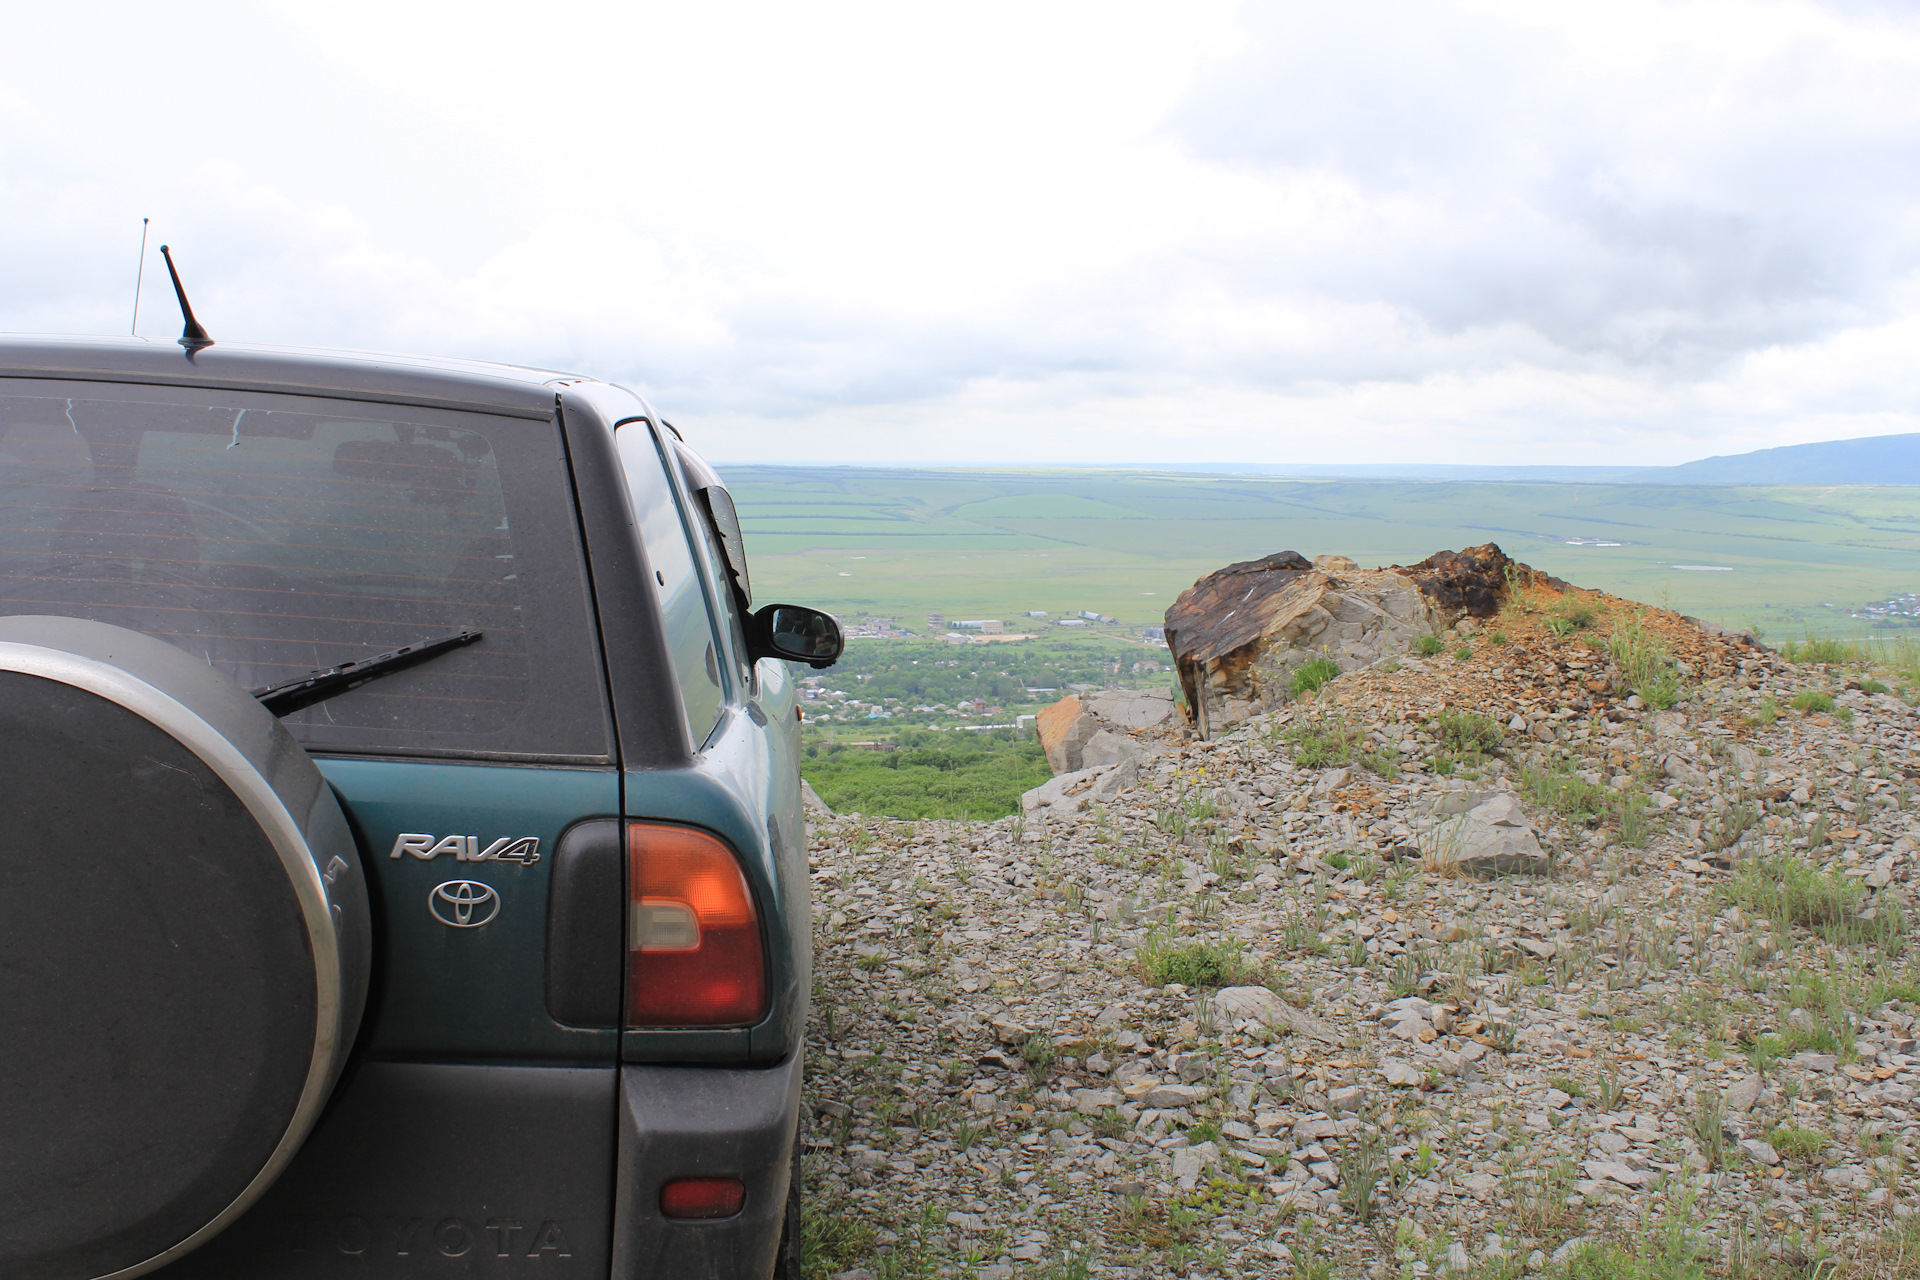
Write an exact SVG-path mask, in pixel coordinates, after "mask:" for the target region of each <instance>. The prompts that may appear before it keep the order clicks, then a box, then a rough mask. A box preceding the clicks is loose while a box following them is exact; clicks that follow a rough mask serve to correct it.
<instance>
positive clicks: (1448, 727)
mask: <svg viewBox="0 0 1920 1280" xmlns="http://www.w3.org/2000/svg"><path fill="white" fill-rule="evenodd" d="M1434 736H1436V737H1437V738H1439V740H1440V746H1441V747H1442V748H1443V749H1444V750H1446V751H1449V752H1452V753H1454V754H1455V755H1475V756H1478V755H1486V754H1488V753H1489V752H1491V751H1492V750H1493V749H1494V748H1495V747H1498V746H1499V745H1500V743H1501V742H1502V741H1503V740H1504V739H1505V738H1506V736H1507V731H1506V728H1505V727H1504V726H1503V725H1502V724H1501V723H1500V722H1499V721H1498V720H1495V719H1493V718H1492V717H1491V716H1483V715H1479V714H1477V713H1475V712H1471V711H1442V712H1441V713H1440V714H1439V716H1438V717H1437V718H1436V719H1435V721H1434Z"/></svg>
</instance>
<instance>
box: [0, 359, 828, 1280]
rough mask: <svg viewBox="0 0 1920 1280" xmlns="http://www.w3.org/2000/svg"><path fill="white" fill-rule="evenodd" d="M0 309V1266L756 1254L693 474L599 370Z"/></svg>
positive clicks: (754, 945)
mask: <svg viewBox="0 0 1920 1280" xmlns="http://www.w3.org/2000/svg"><path fill="white" fill-rule="evenodd" d="M181 345H183V346H186V347H187V348H188V349H187V352H186V354H185V356H184V357H183V356H182V354H181V353H180V352H179V350H178V349H177V348H174V347H173V346H171V345H170V344H168V345H162V344H160V343H157V342H149V341H142V340H134V339H127V340H93V339H72V340H62V339H20V338H14V339H0V807H3V809H4V812H5V814H6V815H7V825H6V829H5V830H4V832H0V1027H3V1028H4V1034H3V1035H0V1275H4V1276H7V1277H9V1280H42V1278H45V1280H93V1278H96V1277H106V1276H113V1277H131V1276H137V1275H148V1274H151V1275H156V1276H164V1277H168V1278H169V1280H188V1278H190V1277H191V1278H195V1280H197V1278H199V1277H222V1278H228V1277H248V1278H255V1277H258V1278H260V1280H269V1278H272V1277H306V1276H314V1277H328V1276H348V1275H351V1276H405V1277H430V1276H476V1277H481V1276H503V1277H534V1276H539V1277H560V1276H566V1277H606V1276H619V1277H628V1276H671V1277H695V1276H714V1277H736V1276H738V1277H749V1276H751V1277H756V1278H759V1277H767V1276H770V1275H780V1276H788V1277H797V1276H798V1275H799V1258H798V1247H799V1210H798V1205H799V1180H798V1178H797V1177H796V1176H795V1169H796V1156H797V1143H796V1129H797V1126H798V1120H799V1113H800V1071H801V1046H802V1039H803V1024H804V1021H805V1017H806V1010H807V1002H808V994H809V991H810V987H811V980H810V963H811V952H810V939H811V912H810V907H809V902H808V892H807V886H808V874H807V856H806V832H805V828H804V825H803V820H802V815H801V801H800V779H799V772H798V745H799V743H798V736H799V726H798V719H799V712H798V705H797V699H796V690H795V681H794V678H793V676H792V675H791V674H790V668H789V666H788V665H787V662H785V661H775V660H770V659H786V660H789V661H797V662H804V663H807V664H810V665H813V666H826V665H829V664H830V663H831V662H832V661H833V660H834V659H835V658H836V657H837V656H838V655H839V652H840V644H841V641H840V633H839V629H838V628H837V626H836V625H835V624H834V622H833V620H832V619H831V618H829V617H828V616H827V615H825V614H822V613H818V612H816V611H814V610H811V609H805V608H800V607H797V606H791V605H769V606H767V607H766V608H763V609H761V610H760V611H759V612H758V613H751V612H749V605H748V600H749V594H748V593H749V583H748V576H747V566H746V560H745V557H744V554H743V552H742V546H741V536H740V526H739V522H738V520H737V519H736V517H735V515H734V510H733V503H732V501H731V500H730V499H729V498H728V496H727V492H726V490H725V489H724V488H723V487H722V486H721V484H720V482H719V480H718V478H717V477H716V476H715V475H714V473H713V472H712V471H711V470H710V469H709V468H708V467H707V466H706V464H704V463H703V462H701V460H700V459H699V458H698V457H697V456H695V454H694V453H693V452H692V451H691V450H690V449H688V448H687V446H686V444H685V443H684V442H683V441H682V439H681V438H680V435H679V433H678V432H676V431H675V430H674V429H673V428H672V427H671V426H669V425H668V424H667V423H665V422H663V421H661V419H660V418H659V417H658V415H656V414H655V413H654V412H653V410H652V409H651V408H649V407H648V406H647V404H646V403H645V402H644V401H642V400H641V399H640V398H639V397H638V396H636V395H634V394H633V393H631V392H629V391H626V390H623V389H621V388H620V387H617V386H612V385H609V384H606V383H602V382H596V381H593V380H591V379H588V378H582V377H577V376H572V375H561V374H553V373H544V372H537V371H532V370H526V369H518V368H510V367H505V366H500V365H488V364H478V363H458V362H451V361H440V360H422V359H414V358H396V357H387V356H358V355H347V354H339V353H322V352H314V351H303V350H279V349H266V348H241V347H226V346H222V347H217V348H209V347H208V344H206V343H189V342H187V341H186V340H183V341H182V344H181Z"/></svg>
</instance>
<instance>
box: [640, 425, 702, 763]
mask: <svg viewBox="0 0 1920 1280" xmlns="http://www.w3.org/2000/svg"><path fill="white" fill-rule="evenodd" d="M615 439H616V440H617V442H618V444H619V447H620V463H621V466H622V467H623V468H624V469H625V471H626V473H627V492H628V496H629V497H630V499H631V500H632V502H633V518H634V520H635V521H636V522H637V523H638V525H639V527H640V538H641V541H642V542H643V543H644V544H645V546H646V549H647V559H648V560H649V561H650V562H651V563H652V565H653V569H654V572H655V573H656V574H657V575H658V576H657V577H656V578H655V579H654V589H655V591H656V592H657V594H658V595H659V599H660V618H661V622H662V623H663V624H664V626H665V628H666V634H667V648H668V650H669V651H670V652H671V653H672V654H673V671H674V678H675V680H676V681H677V682H678V684H679V686H680V698H681V701H682V702H683V703H684V704H685V706H686V710H687V726H688V728H689V730H690V731H691V732H692V735H693V744H694V747H695V748H696V749H698V748H699V747H700V746H702V745H703V744H704V743H705V742H706V740H707V737H708V735H710V734H711V733H712V732H713V726H714V724H715V723H716V722H717V721H718V720H719V718H720V710H721V707H722V706H723V705H724V703H725V701H726V691H725V688H724V687H723V686H722V684H721V675H720V660H719V654H718V650H717V649H716V647H715V633H714V626H713V617H712V615H711V614H710V613H708V612H707V597H706V592H705V591H704V590H703V589H702V587H701V585H700V577H699V574H698V572H697V571H696V569H695V568H694V555H693V547H692V545H691V544H690V543H689V542H688V539H687V528H686V525H685V524H683V523H682V522H681V519H680V508H679V506H678V505H677V504H676V503H675V502H674V500H673V490H672V488H671V487H669V485H668V483H667V475H666V472H665V471H664V470H662V468H661V462H660V452H659V449H658V448H657V447H656V445H655V443H654V438H653V429H652V428H651V427H649V426H648V425H647V424H646V423H644V422H629V423H627V424H626V425H625V426H623V427H621V428H620V429H619V430H618V431H617V432H616V433H615Z"/></svg>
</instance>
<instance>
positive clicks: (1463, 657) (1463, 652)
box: [1453, 644, 1473, 662]
mask: <svg viewBox="0 0 1920 1280" xmlns="http://www.w3.org/2000/svg"><path fill="white" fill-rule="evenodd" d="M1453 656H1454V657H1455V658H1456V659H1458V660H1459V661H1461V662H1466V661H1468V660H1469V659H1471V658H1472V657H1473V646H1472V645H1470V644H1463V645H1461V646H1460V647H1459V648H1458V649H1455V650H1454V651H1453Z"/></svg>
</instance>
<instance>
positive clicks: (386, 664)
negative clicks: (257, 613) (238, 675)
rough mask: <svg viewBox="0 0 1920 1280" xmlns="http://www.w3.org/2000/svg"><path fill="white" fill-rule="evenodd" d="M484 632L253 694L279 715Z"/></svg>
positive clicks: (393, 652) (389, 653)
mask: <svg viewBox="0 0 1920 1280" xmlns="http://www.w3.org/2000/svg"><path fill="white" fill-rule="evenodd" d="M482 634H483V633H481V632H478V631H474V630H471V629H468V630H464V631H456V632H454V633H453V634H452V635H450V636H441V637H440V638H439V639H437V640H422V641H420V642H418V643H417V644H410V645H406V646H405V647H403V648H399V649H390V650H388V651H387V652H386V653H380V654H375V655H374V656H373V657H371V658H362V659H361V660H360V661H358V662H343V663H341V664H340V665H339V666H337V667H326V668H323V669H321V670H319V671H309V672H307V674H305V675H303V676H295V677H294V678H293V679H291V680H282V681H281V682H280V683H279V684H263V685H261V686H260V687H259V688H258V689H255V690H253V691H252V692H253V696H254V697H256V698H258V699H260V705H261V706H263V707H265V708H266V709H267V710H269V711H271V712H273V714H275V715H276V716H284V715H287V714H289V713H291V712H294V711H298V710H300V709H301V708H302V707H310V706H312V705H313V704H314V703H316V702H324V701H326V700H327V699H328V698H332V697H336V696H338V695H340V694H343V693H345V692H346V691H347V690H349V689H358V688H359V687H360V686H361V685H363V684H365V683H367V681H369V680H378V679H379V678H380V677H381V676H385V675H392V674H393V673H394V672H396V671H402V670H405V669H406V668H408V667H410V666H412V665H413V664H414V663H416V662H425V661H426V660H427V659H429V658H432V657H436V656H438V655H440V654H442V653H445V652H446V651H447V650H449V649H458V648H460V647H461V646H462V645H469V644H472V643H473V642H474V641H475V640H478V639H479V638H480V637H481V635H482Z"/></svg>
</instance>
